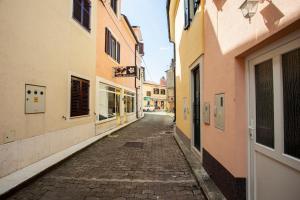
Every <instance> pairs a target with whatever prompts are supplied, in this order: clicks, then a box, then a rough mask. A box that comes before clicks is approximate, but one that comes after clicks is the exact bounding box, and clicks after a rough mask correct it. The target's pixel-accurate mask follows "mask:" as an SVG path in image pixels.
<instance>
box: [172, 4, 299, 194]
mask: <svg viewBox="0 0 300 200" xmlns="http://www.w3.org/2000/svg"><path fill="white" fill-rule="evenodd" d="M198 3H199V1H192V0H191V1H189V0H186V1H184V0H170V1H168V2H167V12H168V18H169V28H170V40H171V42H174V43H175V47H176V93H177V95H176V100H177V106H176V108H177V109H176V118H177V122H176V126H177V131H176V132H177V134H178V135H180V137H181V138H182V140H184V141H185V143H186V145H187V146H189V147H190V148H191V149H192V150H193V152H195V153H196V154H197V155H199V157H200V158H201V160H202V163H203V166H204V168H205V169H206V171H207V172H208V173H209V174H210V176H211V178H212V179H213V180H214V181H215V183H216V185H217V186H218V187H219V188H220V190H221V191H222V192H223V194H224V195H225V196H226V198H228V199H258V200H262V199H297V198H298V197H299V196H300V194H299V190H298V189H297V188H298V185H300V182H299V180H300V168H299V166H300V160H299V159H300V154H299V149H300V142H299V141H300V137H299V134H297V133H299V126H298V125H297V124H299V111H298V109H297V108H298V107H299V101H297V98H296V96H298V95H299V91H300V85H299V81H300V71H299V70H300V54H299V49H300V40H299V39H300V32H299V31H300V28H299V27H300V24H299V23H300V22H299V19H300V2H299V1H284V0H274V1H242V0H241V1H223V0H219V1H200V4H198ZM247 3H253V4H252V6H253V9H251V10H248V11H249V12H247V9H244V7H245V5H247ZM238 8H240V9H238ZM255 8H257V9H255ZM252 11H253V13H250V12H252ZM243 14H244V15H243ZM249 17H251V18H249ZM230 24H234V26H231V28H229V27H228V26H229V25H230ZM197 31H198V32H197ZM196 32H197V33H198V34H197V35H196V34H195V33H196ZM199 35H200V36H201V35H203V37H199ZM204 47H205V49H204ZM204 50H205V51H204ZM193 55H194V56H193ZM183 88H186V89H185V90H184V89H183ZM292 113H294V114H292Z"/></svg>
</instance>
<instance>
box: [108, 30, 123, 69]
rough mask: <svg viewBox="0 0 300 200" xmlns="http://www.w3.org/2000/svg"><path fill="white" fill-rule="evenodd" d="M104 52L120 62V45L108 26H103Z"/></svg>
mask: <svg viewBox="0 0 300 200" xmlns="http://www.w3.org/2000/svg"><path fill="white" fill-rule="evenodd" d="M105 53H106V54H108V55H109V56H110V57H111V58H113V59H114V60H115V61H117V62H118V63H120V60H121V46H120V43H119V42H118V41H117V40H116V38H115V37H114V36H113V35H112V34H111V32H110V30H109V29H108V28H105Z"/></svg>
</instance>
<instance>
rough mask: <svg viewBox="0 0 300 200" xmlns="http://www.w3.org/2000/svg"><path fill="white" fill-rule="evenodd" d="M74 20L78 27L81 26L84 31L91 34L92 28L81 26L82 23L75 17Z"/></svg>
mask: <svg viewBox="0 0 300 200" xmlns="http://www.w3.org/2000/svg"><path fill="white" fill-rule="evenodd" d="M72 18H73V20H74V21H75V22H76V23H77V24H78V25H80V26H81V27H82V28H83V29H84V30H86V31H87V32H88V33H91V28H86V27H85V26H83V25H82V24H81V22H80V21H78V20H77V19H76V18H75V17H72Z"/></svg>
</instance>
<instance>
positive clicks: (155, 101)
mask: <svg viewBox="0 0 300 200" xmlns="http://www.w3.org/2000/svg"><path fill="white" fill-rule="evenodd" d="M161 82H164V80H162V81H161ZM166 91H167V87H166V85H164V84H157V83H154V82H151V81H145V82H144V86H143V92H144V110H146V111H147V110H149V111H153V109H154V110H155V111H165V110H167V94H166ZM148 107H151V108H150V109H147V108H148ZM152 108H153V109H152Z"/></svg>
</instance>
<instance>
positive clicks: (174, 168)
mask: <svg viewBox="0 0 300 200" xmlns="http://www.w3.org/2000/svg"><path fill="white" fill-rule="evenodd" d="M172 130H173V129H172V118H170V117H168V116H158V115H146V117H145V118H144V119H142V120H140V121H138V122H136V123H133V124H131V125H129V126H128V127H126V128H124V129H122V130H119V131H118V132H116V133H114V134H113V135H111V136H109V137H107V138H105V139H102V140H100V141H98V142H96V143H95V144H93V145H91V146H90V147H88V148H86V149H84V150H83V151H81V152H79V153H77V154H76V155H74V156H73V157H71V158H69V159H68V160H66V161H64V162H63V163H61V164H60V165H58V166H57V167H56V168H54V169H52V170H51V171H49V172H47V173H46V174H45V175H43V176H41V177H39V178H37V179H36V180H34V181H33V182H31V183H30V184H28V185H27V186H25V187H24V188H22V189H20V190H18V191H16V192H15V193H14V194H12V195H11V196H10V197H8V199H26V200H31V199H32V200H34V199H42V200H59V199H63V200H64V199H69V200H77V199H82V200H100V199H107V200H114V199H116V200H117V199H118V200H131V199H157V200H160V199H166V200H176V199H178V200H186V199H187V200H189V199H205V198H204V196H203V195H202V192H201V190H200V188H199V186H198V185H197V183H196V180H195V178H194V176H193V174H192V172H191V170H190V168H189V166H188V164H187V162H186V160H185V158H184V156H183V154H182V152H181V151H180V149H179V148H178V146H177V144H176V142H175V140H174V138H173V135H172V133H171V131H172Z"/></svg>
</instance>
